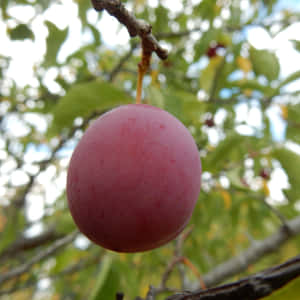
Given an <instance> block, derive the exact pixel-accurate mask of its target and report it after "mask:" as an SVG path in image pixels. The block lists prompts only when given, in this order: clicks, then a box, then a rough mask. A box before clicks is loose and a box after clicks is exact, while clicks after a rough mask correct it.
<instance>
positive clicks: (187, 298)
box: [167, 255, 300, 300]
mask: <svg viewBox="0 0 300 300" xmlns="http://www.w3.org/2000/svg"><path fill="white" fill-rule="evenodd" d="M298 276H300V255H298V256H296V257H295V258H293V259H291V260H289V261H287V262H286V263H284V264H281V265H278V266H277V267H272V268H270V269H267V270H265V271H263V272H261V273H258V274H255V275H253V276H250V277H247V278H244V279H242V280H239V281H236V282H233V283H229V284H225V285H221V286H218V287H215V288H211V289H207V290H200V291H196V292H185V293H181V294H177V295H172V296H170V297H168V298H167V300H229V299H230V300H240V299H243V300H255V299H260V298H263V297H266V296H268V295H270V294H272V293H273V292H274V291H276V290H278V289H280V288H282V287H283V286H284V285H286V284H287V283H289V282H290V281H291V280H293V279H295V278H297V277H298Z"/></svg>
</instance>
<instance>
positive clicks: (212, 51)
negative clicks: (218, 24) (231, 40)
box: [206, 43, 226, 58]
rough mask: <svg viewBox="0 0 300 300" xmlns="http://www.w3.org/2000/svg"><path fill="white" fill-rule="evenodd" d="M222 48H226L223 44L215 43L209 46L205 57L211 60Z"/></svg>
mask: <svg viewBox="0 0 300 300" xmlns="http://www.w3.org/2000/svg"><path fill="white" fill-rule="evenodd" d="M223 48H226V46H225V45H224V44H223V43H217V44H214V45H211V46H210V47H209V48H208V49H207V51H206V55H207V56H208V57H209V58H213V57H215V56H217V54H218V49H223Z"/></svg>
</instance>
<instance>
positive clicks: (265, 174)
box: [259, 169, 270, 180]
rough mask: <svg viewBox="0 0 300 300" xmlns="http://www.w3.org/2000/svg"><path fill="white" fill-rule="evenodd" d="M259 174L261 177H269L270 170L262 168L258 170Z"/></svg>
mask: <svg viewBox="0 0 300 300" xmlns="http://www.w3.org/2000/svg"><path fill="white" fill-rule="evenodd" d="M259 176H260V177H261V178H263V179H266V180H268V179H270V171H269V170H267V169H262V170H261V171H260V172H259Z"/></svg>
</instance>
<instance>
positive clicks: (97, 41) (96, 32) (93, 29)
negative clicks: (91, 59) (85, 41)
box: [88, 24, 101, 46]
mask: <svg viewBox="0 0 300 300" xmlns="http://www.w3.org/2000/svg"><path fill="white" fill-rule="evenodd" d="M88 27H89V29H90V30H91V33H92V35H93V37H94V43H93V45H94V46H99V45H100V44H101V38H100V32H99V30H98V29H97V28H96V27H95V26H93V25H91V24H88Z"/></svg>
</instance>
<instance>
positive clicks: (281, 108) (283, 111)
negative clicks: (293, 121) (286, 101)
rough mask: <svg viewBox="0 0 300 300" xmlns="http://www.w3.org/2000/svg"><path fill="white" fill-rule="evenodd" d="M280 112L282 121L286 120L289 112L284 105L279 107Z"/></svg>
mask: <svg viewBox="0 0 300 300" xmlns="http://www.w3.org/2000/svg"><path fill="white" fill-rule="evenodd" d="M280 110H281V117H282V119H284V120H287V119H288V117H289V111H288V108H287V107H286V105H283V104H282V105H280Z"/></svg>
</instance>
